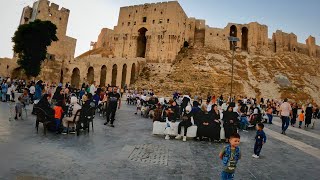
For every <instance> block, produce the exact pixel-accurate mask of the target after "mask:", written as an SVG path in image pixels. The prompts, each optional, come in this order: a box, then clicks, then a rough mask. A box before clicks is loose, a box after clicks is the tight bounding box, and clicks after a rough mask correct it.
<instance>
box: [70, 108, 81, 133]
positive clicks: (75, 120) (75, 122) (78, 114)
mask: <svg viewBox="0 0 320 180" xmlns="http://www.w3.org/2000/svg"><path fill="white" fill-rule="evenodd" d="M80 114H81V109H79V110H78V111H77V112H76V114H75V115H74V118H73V121H72V123H73V124H74V125H75V126H76V127H77V122H78V121H79V119H80ZM77 118H78V120H77ZM70 122H71V121H68V128H67V133H68V134H69V124H70ZM76 130H77V129H76Z"/></svg>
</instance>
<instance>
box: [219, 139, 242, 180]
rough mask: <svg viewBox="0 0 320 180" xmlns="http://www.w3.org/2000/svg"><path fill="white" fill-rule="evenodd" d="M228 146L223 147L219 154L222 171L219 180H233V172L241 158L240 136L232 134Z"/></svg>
mask: <svg viewBox="0 0 320 180" xmlns="http://www.w3.org/2000/svg"><path fill="white" fill-rule="evenodd" d="M229 143H230V144H229V145H228V146H226V147H224V148H223V149H222V151H221V152H220V154H219V157H220V159H221V160H222V162H223V165H224V170H223V171H222V172H221V179H223V180H224V179H233V178H234V172H235V169H236V166H237V163H238V160H240V158H241V152H240V147H239V144H240V135H239V134H238V133H234V134H232V135H231V136H230V139H229Z"/></svg>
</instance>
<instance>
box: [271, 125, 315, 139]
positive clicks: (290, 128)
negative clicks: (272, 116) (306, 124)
mask: <svg viewBox="0 0 320 180" xmlns="http://www.w3.org/2000/svg"><path fill="white" fill-rule="evenodd" d="M272 124H274V125H276V126H279V127H281V126H282V124H281V123H279V122H277V121H273V122H272ZM288 129H289V130H292V131H295V132H298V133H301V134H304V135H307V136H310V137H313V138H316V139H319V140H320V135H319V134H315V133H312V132H309V131H306V130H303V129H299V128H296V127H292V126H289V127H288Z"/></svg>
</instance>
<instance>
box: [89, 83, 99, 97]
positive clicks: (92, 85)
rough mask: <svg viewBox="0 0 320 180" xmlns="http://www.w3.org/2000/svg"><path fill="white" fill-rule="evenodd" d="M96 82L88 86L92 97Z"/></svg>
mask: <svg viewBox="0 0 320 180" xmlns="http://www.w3.org/2000/svg"><path fill="white" fill-rule="evenodd" d="M96 90H97V89H96V82H95V81H93V84H91V86H90V93H91V94H92V95H93V94H95V92H96Z"/></svg>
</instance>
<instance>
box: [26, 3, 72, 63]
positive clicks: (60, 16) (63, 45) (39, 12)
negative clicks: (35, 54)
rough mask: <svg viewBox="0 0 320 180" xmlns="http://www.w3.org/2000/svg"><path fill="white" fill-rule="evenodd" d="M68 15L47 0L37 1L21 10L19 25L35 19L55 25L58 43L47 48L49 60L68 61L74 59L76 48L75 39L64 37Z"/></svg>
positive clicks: (66, 11)
mask: <svg viewBox="0 0 320 180" xmlns="http://www.w3.org/2000/svg"><path fill="white" fill-rule="evenodd" d="M69 15H70V10H69V9H66V8H64V7H61V8H60V7H59V5H57V4H55V3H50V1H48V0H38V1H36V2H34V3H33V6H32V7H29V6H27V7H25V8H23V11H22V15H21V19H20V24H27V23H29V22H32V21H34V20H36V19H40V20H42V21H51V22H52V23H53V24H55V25H56V26H57V37H58V39H59V41H57V42H53V43H52V45H51V46H50V47H48V53H49V54H51V56H50V58H53V59H60V60H64V59H66V60H68V61H69V60H72V59H73V58H74V54H75V48H76V39H74V38H71V37H68V36H67V35H66V34H67V27H68V21H69Z"/></svg>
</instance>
